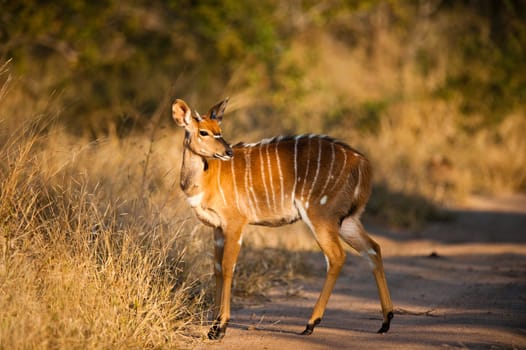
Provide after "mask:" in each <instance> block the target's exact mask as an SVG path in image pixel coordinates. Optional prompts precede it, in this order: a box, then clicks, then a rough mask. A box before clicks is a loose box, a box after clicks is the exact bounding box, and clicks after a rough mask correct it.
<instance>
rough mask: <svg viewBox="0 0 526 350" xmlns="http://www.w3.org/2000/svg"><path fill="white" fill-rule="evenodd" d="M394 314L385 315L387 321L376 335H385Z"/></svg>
mask: <svg viewBox="0 0 526 350" xmlns="http://www.w3.org/2000/svg"><path fill="white" fill-rule="evenodd" d="M393 317H394V314H393V313H392V312H390V313H388V314H387V321H385V322H384V323H382V327H380V329H379V330H378V333H387V331H388V330H389V326H391V320H392V319H393Z"/></svg>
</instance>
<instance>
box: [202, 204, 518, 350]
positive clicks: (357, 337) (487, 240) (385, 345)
mask: <svg viewBox="0 0 526 350" xmlns="http://www.w3.org/2000/svg"><path fill="white" fill-rule="evenodd" d="M454 217H455V218H454V219H453V220H451V221H447V222H440V223H433V224H430V225H429V226H427V227H426V228H425V229H423V230H421V231H420V232H417V233H414V232H413V233H407V232H396V233H395V232H388V231H386V230H385V229H379V228H376V227H373V226H371V225H370V224H369V225H367V223H366V226H367V228H368V230H369V231H370V232H371V233H372V234H373V236H374V237H375V239H377V241H378V242H379V243H380V244H381V246H382V249H383V254H384V263H385V268H386V271H387V279H388V283H389V287H390V289H391V294H392V299H393V302H394V304H395V318H394V320H393V322H392V324H391V330H390V332H389V333H387V334H385V335H379V334H376V330H377V329H378V328H379V327H380V324H381V313H380V306H379V301H378V297H377V292H376V287H375V284H374V280H373V277H372V274H371V273H370V272H369V271H370V270H369V269H368V265H367V262H365V261H363V259H361V258H360V257H358V256H354V255H351V254H349V255H348V258H347V263H346V265H345V267H344V269H343V271H342V275H341V276H340V279H339V280H338V282H337V284H336V288H335V290H334V293H333V295H332V296H331V299H330V300H329V304H328V307H327V310H326V313H325V315H324V318H323V320H322V322H321V324H320V325H319V326H318V327H317V328H316V329H315V331H314V333H313V334H312V335H311V336H299V335H298V333H299V332H301V331H303V329H304V327H305V323H306V321H307V319H308V317H309V315H310V312H311V310H312V306H313V305H314V303H315V301H316V298H317V296H318V293H319V290H320V289H321V286H322V283H323V276H324V272H325V264H324V259H323V257H322V255H321V253H312V254H311V255H312V256H308V257H306V258H308V259H311V258H312V259H313V261H316V262H315V263H314V264H316V265H315V266H316V267H315V269H316V272H315V273H314V274H313V275H315V276H319V277H312V278H309V279H306V280H302V281H299V282H298V283H299V284H301V286H302V290H301V292H299V293H297V294H296V295H294V296H287V292H286V291H285V290H279V289H276V290H275V291H273V292H272V293H271V294H270V297H269V299H270V300H268V301H265V302H253V301H248V302H247V301H245V302H243V301H240V302H238V303H237V304H238V305H239V304H242V306H241V308H238V309H235V310H233V318H232V322H231V326H230V328H229V329H228V331H227V335H226V337H225V338H224V339H223V340H221V341H219V342H212V341H204V342H203V343H200V344H199V345H198V346H197V348H198V349H207V350H208V349H209V350H213V349H250V350H255V349H291V350H292V349H293V350H299V349H436V348H453V349H526V197H524V196H509V197H504V198H499V199H484V198H474V199H473V200H471V202H470V203H469V205H468V206H467V207H466V208H459V209H458V210H456V211H455V212H454ZM318 270H319V271H318Z"/></svg>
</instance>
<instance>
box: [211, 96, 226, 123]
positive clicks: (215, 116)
mask: <svg viewBox="0 0 526 350" xmlns="http://www.w3.org/2000/svg"><path fill="white" fill-rule="evenodd" d="M227 104H228V97H227V98H225V99H224V100H223V101H221V102H219V103H217V104H216V105H214V106H213V107H212V108H210V110H209V111H208V118H210V119H212V120H217V122H218V123H219V124H221V121H222V120H223V114H224V113H225V109H226V105H227Z"/></svg>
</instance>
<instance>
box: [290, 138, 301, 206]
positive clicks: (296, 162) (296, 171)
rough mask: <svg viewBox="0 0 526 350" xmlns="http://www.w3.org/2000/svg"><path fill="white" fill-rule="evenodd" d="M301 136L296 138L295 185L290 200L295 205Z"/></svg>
mask: <svg viewBox="0 0 526 350" xmlns="http://www.w3.org/2000/svg"><path fill="white" fill-rule="evenodd" d="M299 138H300V136H296V137H295V138H294V185H293V186H292V193H291V195H290V199H291V201H292V204H294V198H295V197H296V185H297V183H298V140H299Z"/></svg>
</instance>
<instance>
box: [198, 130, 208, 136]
mask: <svg viewBox="0 0 526 350" xmlns="http://www.w3.org/2000/svg"><path fill="white" fill-rule="evenodd" d="M199 135H201V136H208V132H207V131H204V130H199Z"/></svg>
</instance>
